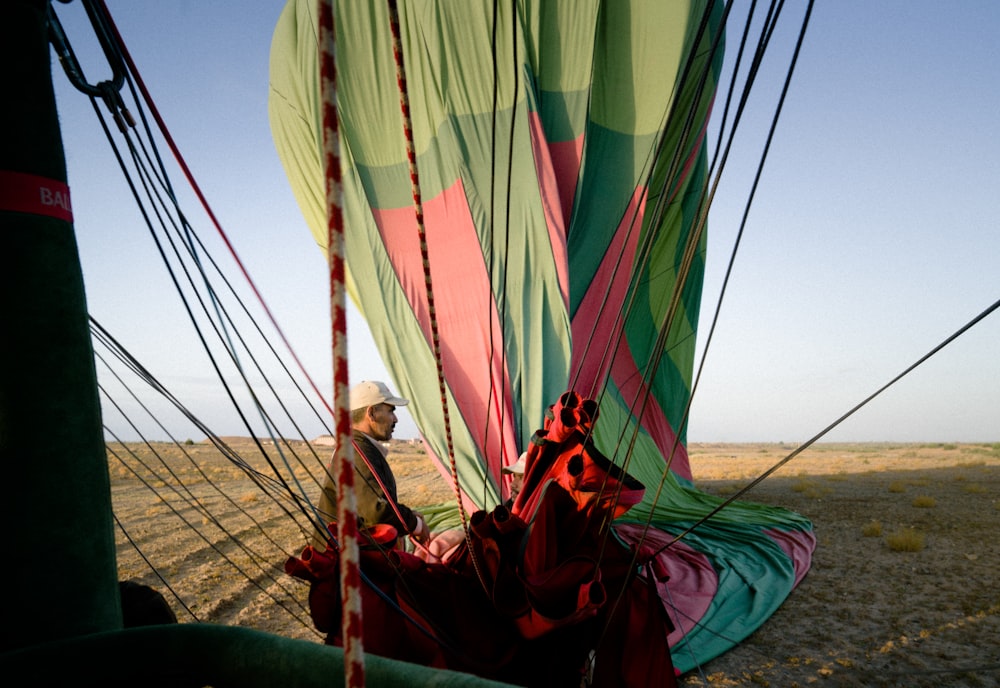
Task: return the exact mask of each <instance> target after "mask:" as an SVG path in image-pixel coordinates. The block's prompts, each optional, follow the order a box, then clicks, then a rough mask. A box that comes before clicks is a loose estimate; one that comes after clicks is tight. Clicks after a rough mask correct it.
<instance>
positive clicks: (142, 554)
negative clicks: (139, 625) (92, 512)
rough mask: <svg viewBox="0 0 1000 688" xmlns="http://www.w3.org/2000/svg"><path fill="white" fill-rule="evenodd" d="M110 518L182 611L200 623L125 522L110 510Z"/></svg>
mask: <svg viewBox="0 0 1000 688" xmlns="http://www.w3.org/2000/svg"><path fill="white" fill-rule="evenodd" d="M111 518H113V519H114V520H115V525H117V526H118V529H119V530H120V531H121V532H122V535H124V536H125V539H126V540H128V543H129V544H130V545H132V549H133V550H134V551H135V552H136V554H138V555H139V557H140V558H141V559H142V560H143V561H144V562H146V566H148V567H149V570H150V571H152V572H153V575H154V576H156V577H157V578H158V579H159V581H160V582H161V583H163V586H164V587H165V588H166V589H167V590H169V591H170V594H171V595H173V596H174V599H175V600H177V603H178V604H179V605H181V607H183V608H184V611H186V612H187V613H188V614H189V615H190V616H191V618H192V619H194V620H195V623H200V622H201V619H199V618H198V615H197V614H195V613H194V612H193V611H192V610H191V608H190V607H188V606H187V604H185V602H184V600H182V599H181V596H180V594H179V593H178V592H177V591H176V590H174V588H173V586H171V585H170V583H169V582H168V581H167V579H166V578H164V577H163V574H162V573H160V571H159V569H157V568H156V567H155V566H153V562H151V561H150V560H149V557H147V556H146V553H145V552H143V551H142V550H141V549H139V543H137V542H136V541H135V540H133V539H132V536H131V535H130V534H129V532H128V530H127V529H126V528H125V524H123V523H122V522H121V520H120V519H119V518H118V514H116V513H114V511H112V512H111Z"/></svg>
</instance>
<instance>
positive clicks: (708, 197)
mask: <svg viewBox="0 0 1000 688" xmlns="http://www.w3.org/2000/svg"><path fill="white" fill-rule="evenodd" d="M773 9H774V5H773V4H772V6H771V8H770V9H769V12H768V16H767V19H766V21H765V29H764V30H762V34H761V36H762V37H761V39H760V41H759V42H758V46H757V50H756V52H755V56H754V60H753V64H752V67H751V70H750V75H749V76H748V77H747V83H746V84H745V85H744V88H743V91H742V96H741V99H740V103H739V107H738V109H737V112H736V115H735V117H734V120H733V128H732V130H731V131H730V135H729V139H728V142H727V145H726V146H725V148H724V154H723V155H722V158H721V162H720V150H722V148H721V147H720V149H717V150H716V154H715V156H714V159H713V161H712V167H711V170H713V171H714V176H715V181H714V183H713V185H712V187H711V190H710V191H709V190H708V189H706V190H705V191H703V192H702V199H701V200H700V202H699V205H698V208H699V209H698V211H697V216H696V222H697V223H698V230H697V231H698V232H699V233H701V231H702V229H703V226H704V223H705V221H706V219H707V214H708V208H709V207H710V206H711V204H712V200H713V199H714V197H715V191H716V189H717V187H718V183H719V179H720V178H721V175H722V171H723V169H724V168H725V163H726V161H727V160H728V155H729V151H730V148H731V146H732V142H733V140H734V138H735V134H736V130H737V128H738V125H739V122H740V120H741V117H742V113H743V109H744V107H745V105H746V102H747V98H748V96H749V92H750V88H751V86H752V84H753V82H754V80H755V77H756V74H757V71H758V68H759V65H760V60H761V59H762V57H763V54H764V51H765V50H766V45H767V43H768V41H769V37H770V34H771V32H772V31H773V24H774V22H776V21H777V18H778V16H779V15H780V11H781V8H780V7H779V8H778V11H777V12H776V13H775V14H774V15H773V16H772V11H773ZM752 19H753V16H752V13H751V14H750V15H749V16H748V18H747V22H746V24H745V30H744V38H743V41H742V42H741V51H740V56H739V58H738V60H737V64H738V63H739V61H740V59H742V50H743V46H744V45H745V40H746V35H747V32H748V31H749V27H750V22H751V21H752ZM807 25H808V15H806V18H805V20H804V23H803V25H802V28H801V33H800V38H799V45H801V41H802V38H803V37H804V34H805V28H806V26H807ZM768 27H772V28H771V29H770V30H768ZM765 36H766V37H767V38H765ZM797 55H798V50H796V53H795V58H793V61H792V63H791V66H790V68H789V71H788V74H787V77H786V82H785V88H784V90H783V93H782V98H781V103H783V101H784V94H785V93H787V88H788V84H789V83H790V80H791V75H792V72H793V71H794V65H795V60H796V59H797ZM736 78H737V69H736V68H734V71H733V78H732V80H731V82H730V89H729V93H730V95H729V97H730V98H731V95H732V90H733V86H734V85H735V83H736ZM781 103H779V105H778V107H777V110H776V113H775V115H774V118H773V119H772V125H771V132H770V135H769V138H768V148H769V146H770V140H771V137H773V133H774V128H775V126H776V125H777V119H778V115H779V114H780V111H781ZM727 108H728V100H727ZM723 132H724V126H723V127H720V142H721V137H722V134H723ZM766 157H767V148H765V151H764V153H763V154H762V157H761V161H760V163H759V166H758V175H759V174H760V172H761V171H762V169H763V163H764V160H765V159H766ZM716 165H718V169H717V170H716ZM711 174H712V172H710V175H711ZM758 178H759V177H758ZM751 200H752V195H751ZM749 205H750V202H749V201H748V204H747V213H749ZM692 250H694V248H693V246H692ZM734 254H735V252H734ZM734 257H735V255H734ZM654 351H656V352H657V354H656V355H658V356H662V355H663V354H662V353H660V350H659V349H655V350H654ZM663 353H665V351H664V352H663ZM703 366H704V358H703V359H702V363H701V366H700V367H699V376H698V377H696V379H695V382H694V383H693V384H692V388H691V392H690V394H689V395H688V400H687V402H686V403H685V408H684V410H683V413H682V415H681V421H680V423H679V425H678V427H679V428H683V427H684V425H685V424H686V422H687V418H688V415H689V413H690V408H691V403H692V400H693V396H694V392H695V390H696V389H697V381H698V379H699V378H700V371H701V370H702V369H703ZM647 394H648V391H647ZM678 446H680V434H679V433H677V434H676V435H675V437H674V441H673V446H672V447H671V451H670V455H669V457H667V461H666V465H665V469H664V475H663V480H665V478H666V471H668V470H669V469H670V465H671V463H672V462H673V458H674V455H675V453H676V450H677V448H678ZM663 480H661V483H660V486H659V487H658V490H657V495H656V497H655V498H654V500H653V506H654V508H655V505H656V503H657V502H658V501H659V498H660V494H661V492H662V488H663Z"/></svg>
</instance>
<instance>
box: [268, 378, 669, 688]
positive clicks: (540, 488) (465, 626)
mask: <svg viewBox="0 0 1000 688" xmlns="http://www.w3.org/2000/svg"><path fill="white" fill-rule="evenodd" d="M596 410H597V406H596V404H595V403H594V402H593V401H592V400H589V399H584V398H581V397H580V396H578V395H576V394H574V393H572V392H568V393H566V394H564V395H563V396H562V397H561V398H560V400H559V402H558V403H557V404H555V405H553V406H552V407H550V409H549V413H548V414H547V420H546V423H545V427H544V428H543V429H541V430H539V431H538V432H536V433H535V437H534V438H533V441H532V447H531V449H529V452H528V460H527V464H526V471H525V485H524V488H523V490H522V492H521V494H520V495H519V496H518V499H517V500H516V501H515V504H514V506H513V507H512V509H507V508H506V507H504V506H498V507H497V508H495V509H494V510H493V511H491V512H486V511H479V512H476V513H475V514H474V515H473V516H472V518H471V522H470V528H469V538H468V539H467V540H466V541H464V542H462V543H461V544H460V545H458V547H457V548H455V549H454V551H452V552H451V553H450V555H449V557H448V559H447V561H446V562H445V563H438V562H434V563H429V562H427V561H424V560H423V559H421V558H418V557H417V556H414V555H412V554H409V553H407V552H401V551H399V550H395V549H386V547H387V546H388V545H389V544H391V543H392V542H394V533H392V534H388V533H383V534H378V533H375V534H373V537H372V539H371V540H370V541H369V543H368V544H367V545H365V546H363V547H362V548H361V568H362V572H363V574H364V575H365V577H366V578H367V579H368V584H367V585H365V586H364V587H363V596H364V604H363V609H364V619H365V622H364V639H363V641H364V647H365V648H366V650H369V651H371V652H375V653H377V654H381V655H383V656H387V657H392V658H395V659H401V660H404V661H410V662H416V663H420V664H424V665H427V666H435V667H442V668H448V669H454V670H459V671H466V672H470V673H475V674H478V675H480V676H483V677H486V678H492V679H496V680H500V681H506V682H509V683H513V684H517V685H524V686H545V687H546V688H551V687H552V686H578V685H580V684H581V679H582V678H583V677H584V675H589V676H590V680H591V685H593V686H628V687H635V688H640V687H641V688H645V687H646V686H651V685H656V686H672V685H676V683H675V673H674V669H673V664H672V661H671V658H670V649H669V645H668V642H667V639H668V635H669V634H670V631H671V630H672V627H671V624H670V621H669V619H668V617H667V615H666V613H665V611H664V610H663V607H662V605H661V603H660V601H659V598H658V593H657V588H656V586H657V584H658V583H660V584H662V580H660V579H662V578H663V576H664V575H665V573H664V572H663V571H656V572H653V571H652V570H649V571H647V570H640V569H639V568H638V567H637V565H636V564H635V563H634V562H635V559H634V556H633V550H632V549H631V548H630V547H628V546H626V545H624V544H622V541H621V540H620V539H618V538H617V537H616V535H615V533H614V532H613V530H610V525H609V524H610V523H611V521H612V520H613V519H614V518H616V517H617V516H618V515H620V514H621V513H623V512H624V511H626V510H627V509H628V508H629V507H630V506H631V505H632V504H635V503H636V502H638V501H639V500H641V499H642V495H643V492H644V487H643V486H642V485H641V484H640V483H639V482H638V481H636V480H635V479H634V478H632V477H631V476H629V475H628V474H626V473H623V472H622V471H621V470H620V469H618V468H617V467H616V466H614V465H613V464H611V462H610V461H608V460H607V459H606V458H605V457H603V456H602V455H601V454H600V453H599V452H598V451H597V450H596V449H595V448H594V447H593V445H591V444H590V441H589V435H590V432H591V430H592V426H593V422H594V421H595V420H596ZM379 539H381V543H379V542H377V540H379ZM336 557H337V553H336V549H335V548H334V547H329V548H328V549H327V551H326V552H324V553H317V552H315V551H314V550H312V548H309V547H307V548H306V549H305V550H304V551H303V553H302V555H301V556H300V557H292V558H290V559H289V560H288V562H287V563H286V572H288V573H289V574H290V575H293V576H296V577H299V578H303V579H305V580H308V581H310V583H311V584H312V588H311V593H310V598H309V602H310V612H311V614H312V616H313V621H314V623H315V624H316V627H317V628H318V629H319V630H321V631H323V632H325V633H327V634H328V636H327V640H326V642H327V643H329V644H334V645H339V644H340V643H341V639H340V638H339V637H338V632H337V629H338V628H339V621H340V614H341V608H340V606H339V600H338V599H337V589H336V585H335V581H336V570H337V562H336ZM654 574H655V575H654ZM480 576H481V577H480ZM331 581H334V583H333V584H331V583H330V582H331ZM591 658H592V659H593V661H591Z"/></svg>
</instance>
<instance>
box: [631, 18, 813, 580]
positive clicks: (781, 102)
mask: <svg viewBox="0 0 1000 688" xmlns="http://www.w3.org/2000/svg"><path fill="white" fill-rule="evenodd" d="M782 6H783V2H780V3H779V5H778V8H777V11H776V12H775V14H774V15H773V21H771V22H770V23H769V26H771V27H773V25H774V22H776V21H777V19H778V16H779V15H780V13H781V9H782ZM812 6H813V3H812V0H810V3H809V5H808V6H807V8H806V10H805V13H804V15H803V19H802V24H801V26H800V29H799V36H798V39H797V41H796V44H795V50H794V51H793V54H792V59H791V61H790V64H789V67H788V71H787V72H786V75H785V82H784V85H783V87H782V91H781V95H780V97H779V99H778V104H777V106H776V108H775V113H774V116H773V118H772V120H771V126H770V128H769V131H768V136H767V140H766V142H765V145H764V150H763V151H762V153H761V158H760V161H759V163H758V166H757V171H756V174H755V176H754V182H753V184H752V187H751V191H750V194H749V197H748V198H747V203H746V206H745V209H744V215H743V220H742V222H741V226H740V231H739V236H742V233H743V230H744V228H745V226H746V220H747V217H748V215H749V212H750V206H751V205H752V203H753V198H754V195H755V194H756V189H757V185H758V184H759V181H760V178H761V176H762V174H763V168H764V163H765V161H766V160H767V155H768V152H769V151H770V147H771V142H772V141H773V139H774V133H775V130H776V129H777V124H778V119H779V118H780V115H781V111H782V108H783V106H784V102H785V98H786V96H787V94H788V89H789V87H790V85H791V80H792V75H793V74H794V71H795V66H796V64H797V62H798V56H799V53H800V51H801V48H802V45H803V42H804V40H805V34H806V30H807V29H808V26H809V19H810V17H811V14H812ZM768 18H769V19H772V16H771V14H770V12H769V13H768ZM772 32H773V28H772V29H771V30H765V31H763V32H762V40H761V42H759V43H758V49H757V51H756V54H755V59H754V66H753V68H752V69H751V76H748V83H747V85H746V87H745V88H744V92H743V97H742V98H741V103H740V106H739V108H738V110H737V114H736V116H735V117H734V120H733V129H732V131H731V132H730V137H729V143H728V144H727V147H726V153H725V155H724V156H723V157H722V159H721V162H720V164H719V169H718V170H717V172H716V177H715V181H714V182H713V184H712V186H711V189H710V191H709V193H708V197H707V198H708V200H707V202H706V203H704V205H703V207H704V211H703V212H702V214H701V217H700V220H699V225H701V226H703V225H704V223H705V220H706V217H707V208H708V207H709V206H710V205H711V202H712V199H714V196H715V192H716V190H717V188H718V183H719V179H720V177H721V174H722V171H723V169H724V168H725V163H726V161H727V159H728V154H729V150H730V146H731V144H732V141H733V137H734V136H735V133H736V128H737V127H738V124H739V121H740V119H741V116H742V112H743V107H744V105H745V103H746V97H747V96H748V94H749V88H750V86H751V84H752V81H753V79H755V77H756V74H757V67H759V64H760V60H761V59H762V57H763V53H764V51H765V50H766V46H767V43H768V41H769V39H770V35H771V33H772ZM764 34H766V38H764ZM734 78H735V76H734ZM738 246H739V239H738V240H737V242H736V245H735V246H734V249H733V253H732V254H731V257H730V264H729V269H730V270H731V268H732V265H733V262H734V261H735V256H736V251H737V249H738ZM728 276H729V272H728V271H727V276H726V279H727V281H728ZM724 291H725V290H723V293H724ZM721 303H722V295H720V299H719V304H718V306H717V308H716V312H715V316H714V318H713V324H712V327H711V328H710V331H709V339H708V340H707V341H706V347H705V351H707V347H708V342H709V341H710V340H711V336H712V333H713V332H714V330H715V324H716V322H717V320H718V315H719V311H720V310H721ZM705 358H706V356H705V354H704V353H703V355H702V359H701V361H700V363H699V366H698V372H697V374H696V376H695V379H694V382H693V383H692V387H691V393H690V394H689V395H688V400H687V402H686V403H685V406H684V412H683V415H682V422H681V425H682V426H683V424H684V423H685V422H686V421H687V417H688V415H689V414H690V410H691V403H692V400H693V398H694V394H695V392H696V391H697V387H698V383H699V381H700V379H701V373H702V371H703V370H704V365H705ZM677 446H678V445H677V440H675V445H674V447H673V449H672V450H671V457H670V458H671V460H672V459H673V454H674V450H676V448H677ZM668 471H669V464H668V465H667V466H666V468H665V470H664V473H663V476H662V478H661V480H660V483H659V485H658V486H657V491H656V495H655V497H654V498H653V500H652V502H651V504H650V508H649V514H648V515H647V517H646V523H645V525H644V527H643V535H642V536H641V537H640V542H641V541H642V539H644V538H645V533H646V532H647V531H648V530H649V528H650V527H651V526H652V520H653V518H654V516H655V512H656V506H657V504H658V503H659V500H660V498H661V496H662V494H663V488H664V486H665V484H666V479H667V472H668ZM731 501H734V500H729V502H731ZM727 503H728V502H727ZM722 506H724V505H720V507H718V508H716V509H715V510H714V511H712V512H711V513H710V514H708V515H707V516H706V517H704V518H702V519H701V520H700V521H699V522H698V523H703V522H705V521H706V520H708V518H710V517H711V516H712V515H714V514H715V513H717V512H718V511H719V510H720V509H721V508H722ZM696 525H697V524H696ZM690 530H693V527H692V528H690V529H688V531H686V532H690ZM684 534H685V533H682V534H681V535H680V536H679V537H677V538H675V540H674V541H673V542H676V541H677V540H679V539H680V538H681V537H683V536H684ZM670 544H671V543H668V544H667V545H665V546H664V547H661V548H660V549H658V550H657V551H656V552H654V553H653V554H652V555H651V556H650V557H648V558H647V560H652V559H653V558H655V557H656V556H657V555H658V554H659V553H660V552H662V551H663V550H664V549H666V547H669V546H670Z"/></svg>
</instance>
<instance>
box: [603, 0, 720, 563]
mask: <svg viewBox="0 0 1000 688" xmlns="http://www.w3.org/2000/svg"><path fill="white" fill-rule="evenodd" d="M711 9H712V5H711V4H706V9H705V11H704V12H703V13H702V21H701V22H700V24H699V30H698V32H697V34H696V36H695V38H694V39H693V41H692V43H691V47H690V49H689V50H688V57H687V60H686V61H685V66H684V70H683V72H682V76H681V78H680V79H679V80H678V84H679V85H678V86H676V88H675V94H674V96H673V98H672V99H671V100H672V105H671V108H670V111H669V114H668V115H667V116H666V119H665V121H664V125H663V129H662V133H661V138H660V141H659V143H658V145H657V148H656V152H655V154H653V156H652V157H653V162H652V163H651V164H650V169H649V172H648V173H647V174H648V179H652V175H653V174H655V170H656V167H657V160H658V159H661V155H662V153H663V151H664V147H665V145H666V137H667V131H668V129H669V127H670V122H672V121H675V120H676V118H678V117H680V116H681V114H680V113H681V112H682V110H680V109H679V105H680V99H681V98H682V97H683V95H684V93H685V91H686V90H692V91H693V93H692V95H691V96H690V106H689V107H687V109H686V110H684V112H685V113H686V114H685V115H684V125H683V127H682V129H681V132H680V136H679V141H678V144H677V146H676V148H675V149H674V151H673V153H672V155H671V161H670V164H669V167H668V168H667V171H666V173H665V175H664V187H663V189H662V193H660V194H659V195H658V196H657V200H656V204H655V207H654V208H653V211H652V212H651V213H650V218H651V219H650V220H649V223H648V226H650V227H653V228H655V227H658V226H661V225H662V224H663V222H664V220H663V219H662V218H663V217H664V215H665V213H666V211H667V208H668V207H669V204H670V201H669V200H668V199H670V198H673V197H674V196H676V194H677V193H679V191H680V188H681V187H680V184H681V183H682V181H681V180H678V179H676V178H677V173H678V170H679V169H680V163H681V152H682V151H683V150H684V149H685V148H686V147H687V146H685V142H687V141H689V140H690V138H689V137H690V136H691V132H692V129H693V127H692V125H693V121H694V117H695V115H696V113H697V112H698V109H699V107H698V106H699V101H700V98H701V94H702V93H704V92H705V89H706V84H707V81H708V78H709V75H711V74H712V73H713V72H714V69H713V61H714V59H715V58H714V56H715V55H716V53H717V51H718V50H719V47H720V45H721V37H722V33H723V32H722V31H721V30H719V31H716V32H715V35H714V37H713V38H712V43H711V50H709V51H708V55H707V57H704V58H703V64H704V68H703V69H702V70H701V71H700V73H699V75H697V85H696V86H694V87H693V89H687V84H688V83H689V80H690V79H692V78H695V77H694V76H693V72H694V69H695V67H694V65H695V62H696V60H697V58H698V57H699V51H700V45H701V43H702V41H703V40H704V39H705V35H706V32H707V29H708V25H709V21H710V18H711ZM725 18H726V15H725V14H723V15H722V17H721V20H720V25H721V23H722V22H724V21H725ZM703 132H704V130H701V134H700V136H701V138H702V141H703ZM701 145H704V144H703V142H702V144H701ZM691 154H692V155H696V154H698V153H697V152H696V151H695V149H692V153H691ZM673 180H676V183H677V186H675V188H674V192H673V193H672V194H668V193H666V192H667V185H668V184H670V182H671V181H673ZM648 186H649V184H647V187H648ZM633 221H634V218H633ZM629 231H632V228H630V230H629ZM700 233H701V229H700V228H698V229H697V230H696V232H694V233H692V234H691V235H689V236H688V239H687V246H688V248H687V249H686V252H685V262H684V264H683V265H682V269H681V270H678V278H677V280H676V281H675V284H674V297H673V301H672V303H671V306H670V309H669V310H668V312H667V313H666V314H665V316H664V325H663V326H662V327H661V330H660V336H658V338H657V342H656V344H655V346H654V349H653V351H654V352H656V353H654V354H653V355H654V356H656V355H659V356H662V355H663V352H664V351H665V350H666V336H667V335H666V334H665V333H667V332H669V330H670V329H671V327H672V323H673V314H674V313H675V312H676V305H677V303H678V302H679V300H680V296H681V294H682V293H683V286H684V283H685V282H686V275H687V272H688V271H689V270H690V264H691V263H690V261H691V256H688V253H689V252H692V253H693V251H694V250H695V248H696V247H697V245H698V244H699V241H700V239H699V237H700ZM654 239H655V232H654V231H653V230H650V231H648V232H647V233H646V235H645V237H644V238H643V241H642V243H641V244H640V246H639V249H638V251H637V254H636V260H635V263H634V265H633V268H632V274H631V277H630V280H629V282H630V286H629V297H628V301H627V304H626V306H625V308H623V309H622V313H621V314H620V316H619V318H620V322H621V326H620V330H619V332H618V334H617V336H616V337H615V339H614V343H613V346H612V342H611V341H609V342H608V343H607V345H606V348H605V352H604V357H605V359H609V360H610V359H614V358H615V357H616V356H617V353H618V351H619V349H620V347H621V345H622V342H623V341H624V339H625V329H624V324H625V322H626V320H627V318H628V313H631V311H632V309H633V308H634V306H635V301H636V298H637V296H638V285H639V284H640V278H641V275H642V271H643V270H644V269H645V266H648V263H649V260H650V258H651V255H652V249H653V244H654ZM684 266H686V268H685V267H684ZM606 298H607V295H605V299H606ZM612 352H613V353H612ZM606 365H610V364H606ZM610 374H611V370H610V367H609V368H608V370H607V371H606V372H605V378H604V382H603V383H600V384H601V386H602V392H601V396H603V395H604V394H605V393H606V391H607V380H608V378H609V377H610ZM654 374H655V369H654V373H653V374H650V376H649V379H652V378H653V376H654ZM595 384H598V383H597V382H596V381H595ZM645 394H646V396H645V398H644V399H643V410H642V411H641V412H640V413H638V414H635V405H636V404H637V403H639V397H638V396H637V397H636V399H634V400H633V401H632V403H631V404H630V407H629V411H630V413H633V414H635V417H636V418H637V419H640V418H642V416H643V414H644V413H645V401H646V399H648V396H649V395H650V394H651V390H650V389H649V388H648V387H647V389H646V393H645ZM627 429H628V428H627V426H623V428H622V432H621V434H620V435H619V438H618V440H617V443H616V450H615V454H617V453H618V452H617V449H618V448H620V447H621V444H622V442H623V440H624V438H625V434H626V432H627ZM638 434H639V423H636V424H635V426H634V428H633V433H632V437H631V439H630V441H629V443H628V448H627V450H626V452H625V458H624V460H623V461H622V463H621V467H622V469H623V471H626V472H627V469H628V465H629V463H630V461H631V456H632V452H633V449H634V446H635V442H636V440H637V437H638ZM607 479H608V476H605V481H604V484H603V485H602V487H601V492H602V493H603V491H604V489H605V487H606V485H607ZM623 488H624V484H623V483H618V485H617V486H616V495H615V497H614V499H615V501H616V502H617V500H618V499H619V498H620V495H621V490H622V489H623ZM608 525H610V524H608ZM604 532H605V536H604V538H605V539H604V542H603V543H602V548H601V553H602V556H603V551H604V544H606V539H607V537H608V535H609V532H608V531H607V530H606V527H605V530H604Z"/></svg>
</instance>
